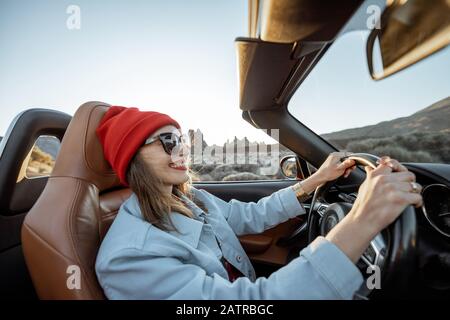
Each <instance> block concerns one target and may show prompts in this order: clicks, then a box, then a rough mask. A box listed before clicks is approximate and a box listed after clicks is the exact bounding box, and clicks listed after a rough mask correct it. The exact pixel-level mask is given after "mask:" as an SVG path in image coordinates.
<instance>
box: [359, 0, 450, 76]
mask: <svg viewBox="0 0 450 320" xmlns="http://www.w3.org/2000/svg"><path fill="white" fill-rule="evenodd" d="M449 43H450V1H448V0H433V1H429V0H409V1H399V0H393V1H391V4H390V5H388V6H387V7H386V9H385V10H384V12H383V14H382V15H381V21H380V26H379V28H375V29H373V30H372V32H371V33H370V35H369V37H368V40H367V46H366V51H367V62H368V65H369V72H370V75H371V76H372V78H373V79H374V80H380V79H383V78H386V77H388V76H390V75H393V74H395V73H397V72H399V71H401V70H403V69H405V68H407V67H409V66H411V65H413V64H415V63H416V62H418V61H420V60H423V59H425V58H426V57H428V56H430V55H431V54H433V53H435V52H437V51H439V50H441V49H443V48H445V47H446V46H447V45H448V44H449Z"/></svg>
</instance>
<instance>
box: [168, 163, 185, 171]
mask: <svg viewBox="0 0 450 320" xmlns="http://www.w3.org/2000/svg"><path fill="white" fill-rule="evenodd" d="M169 167H171V168H172V169H175V170H181V171H184V170H187V168H186V165H185V164H184V162H182V163H178V164H177V163H173V162H171V163H169Z"/></svg>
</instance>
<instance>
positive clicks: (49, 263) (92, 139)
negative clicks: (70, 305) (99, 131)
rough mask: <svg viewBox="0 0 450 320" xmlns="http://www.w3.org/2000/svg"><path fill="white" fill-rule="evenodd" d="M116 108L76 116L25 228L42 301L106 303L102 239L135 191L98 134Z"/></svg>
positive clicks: (97, 106) (90, 106)
mask: <svg viewBox="0 0 450 320" xmlns="http://www.w3.org/2000/svg"><path fill="white" fill-rule="evenodd" d="M109 107H110V105H108V104H106V103H102V102H88V103H85V104H83V105H82V106H81V107H80V108H79V109H78V110H77V112H76V113H75V115H74V116H73V118H72V120H71V122H70V124H69V126H68V128H67V131H66V133H65V135H64V138H63V140H62V143H61V149H60V152H59V154H58V157H57V159H56V162H55V167H54V169H53V172H52V174H51V176H50V177H49V179H48V182H47V184H46V186H45V188H44V191H43V192H42V194H41V196H40V197H39V199H38V200H37V202H36V203H35V205H34V206H33V208H32V209H31V210H30V212H29V213H28V214H27V216H26V218H25V221H24V223H23V226H22V244H23V250H24V255H25V261H26V263H27V266H28V269H29V271H30V275H31V278H32V280H33V284H34V286H35V289H36V292H37V294H38V296H39V298H41V299H104V298H105V296H104V294H103V291H102V289H101V287H100V286H99V284H98V281H97V278H96V275H95V269H94V268H95V258H96V255H97V251H98V248H99V245H100V243H101V240H102V239H103V237H104V235H105V234H106V231H107V230H108V228H109V226H110V224H111V222H112V221H113V220H114V217H115V215H116V214H117V210H118V208H119V207H120V205H121V204H122V202H123V201H124V200H126V199H127V198H128V197H129V195H130V194H131V191H130V190H129V189H126V188H123V187H121V186H120V183H119V180H118V178H117V176H116V174H115V173H114V172H113V170H112V169H111V167H110V165H109V164H108V162H107V161H106V160H105V159H104V157H103V150H102V147H101V144H100V141H99V140H98V138H97V135H96V133H95V130H96V128H97V126H98V124H99V122H100V120H101V118H102V117H103V115H104V114H105V112H106V111H107V110H108V108H109Z"/></svg>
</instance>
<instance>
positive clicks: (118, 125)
mask: <svg viewBox="0 0 450 320" xmlns="http://www.w3.org/2000/svg"><path fill="white" fill-rule="evenodd" d="M166 125H174V126H175V127H177V128H178V129H180V125H179V124H178V122H176V121H175V120H174V119H172V118H171V117H169V116H168V115H167V114H164V113H159V112H155V111H140V110H139V109H138V108H125V107H119V106H112V107H110V108H109V110H108V111H107V112H106V114H105V115H104V116H103V118H102V120H101V121H100V124H99V126H98V127H97V130H96V133H97V136H98V138H99V139H100V142H101V144H102V146H103V153H104V156H105V159H106V160H107V161H108V162H109V164H110V165H111V167H112V168H113V170H114V171H115V172H116V174H117V176H118V177H119V179H120V182H121V183H122V184H124V185H125V186H128V181H127V178H126V174H127V170H128V166H129V164H130V161H131V159H132V158H133V156H134V155H135V153H136V151H137V150H138V149H139V148H140V147H142V145H143V143H144V142H145V140H146V139H147V138H148V137H149V136H151V135H152V134H153V133H154V132H155V131H156V130H158V129H159V128H161V127H164V126H166Z"/></svg>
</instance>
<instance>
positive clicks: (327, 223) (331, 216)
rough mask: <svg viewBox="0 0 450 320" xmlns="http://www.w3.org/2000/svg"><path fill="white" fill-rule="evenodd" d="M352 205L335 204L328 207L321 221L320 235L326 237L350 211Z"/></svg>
mask: <svg viewBox="0 0 450 320" xmlns="http://www.w3.org/2000/svg"><path fill="white" fill-rule="evenodd" d="M351 208H352V207H351V204H349V203H345V202H335V203H332V204H331V205H329V206H328V208H327V209H326V210H325V212H324V213H323V216H322V218H321V219H320V222H319V223H320V235H322V236H324V237H325V236H326V235H327V234H328V232H330V230H331V229H333V228H334V227H335V226H336V225H337V224H338V223H339V222H340V221H342V219H344V217H345V215H346V214H347V213H348V212H349V211H350V209H351Z"/></svg>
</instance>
